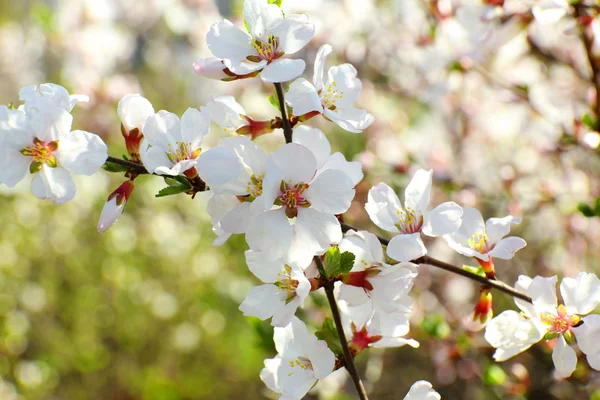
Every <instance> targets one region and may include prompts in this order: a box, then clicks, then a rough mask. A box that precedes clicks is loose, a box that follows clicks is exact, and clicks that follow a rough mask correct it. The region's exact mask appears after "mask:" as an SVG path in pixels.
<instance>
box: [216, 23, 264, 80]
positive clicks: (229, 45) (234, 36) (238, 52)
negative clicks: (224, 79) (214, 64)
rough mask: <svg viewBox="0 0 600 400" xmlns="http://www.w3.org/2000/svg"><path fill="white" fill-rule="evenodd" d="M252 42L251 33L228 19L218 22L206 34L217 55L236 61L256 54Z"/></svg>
mask: <svg viewBox="0 0 600 400" xmlns="http://www.w3.org/2000/svg"><path fill="white" fill-rule="evenodd" d="M251 43H252V38H251V37H250V35H248V34H247V33H246V32H244V31H242V30H241V29H240V28H238V27H237V26H235V25H234V24H232V23H231V22H230V21H228V20H223V21H219V22H216V23H215V24H213V25H212V26H211V27H210V30H209V31H208V33H207V34H206V44H207V45H208V48H209V49H210V51H211V52H212V53H213V54H214V56H215V57H217V58H222V59H227V60H231V61H234V62H236V63H239V62H241V61H242V60H244V59H246V57H248V56H249V55H252V54H255V52H256V51H255V50H254V49H253V48H252V46H251ZM233 72H234V73H235V71H233Z"/></svg>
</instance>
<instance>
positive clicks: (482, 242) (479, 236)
mask: <svg viewBox="0 0 600 400" xmlns="http://www.w3.org/2000/svg"><path fill="white" fill-rule="evenodd" d="M469 246H470V247H471V248H472V249H473V250H475V251H477V252H479V253H481V254H485V253H487V252H488V251H490V248H489V247H488V237H487V235H486V234H485V232H477V233H476V234H474V235H473V236H471V238H470V239H469Z"/></svg>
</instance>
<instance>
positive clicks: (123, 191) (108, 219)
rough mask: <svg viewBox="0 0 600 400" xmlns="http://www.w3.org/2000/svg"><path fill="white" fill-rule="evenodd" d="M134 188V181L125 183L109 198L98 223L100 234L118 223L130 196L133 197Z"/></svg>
mask: <svg viewBox="0 0 600 400" xmlns="http://www.w3.org/2000/svg"><path fill="white" fill-rule="evenodd" d="M134 188H135V185H134V184H133V182H132V181H125V182H123V183H122V184H121V186H119V187H118V188H117V190H115V191H114V192H112V193H111V194H110V196H108V200H107V201H106V203H104V208H103V209H102V213H101V214H100V220H99V221H98V227H97V229H98V232H100V233H103V232H106V231H107V230H108V228H110V227H111V226H113V225H114V224H115V223H116V222H117V220H118V219H119V217H120V216H121V215H122V214H123V210H124V209H125V204H127V200H129V196H131V192H133V189H134Z"/></svg>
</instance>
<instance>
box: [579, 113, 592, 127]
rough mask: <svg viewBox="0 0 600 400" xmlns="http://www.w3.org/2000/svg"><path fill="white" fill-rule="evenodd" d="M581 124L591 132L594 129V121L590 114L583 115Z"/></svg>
mask: <svg viewBox="0 0 600 400" xmlns="http://www.w3.org/2000/svg"><path fill="white" fill-rule="evenodd" d="M581 122H582V123H583V124H584V125H585V126H587V127H588V128H590V129H592V130H595V129H596V120H595V119H594V117H592V116H591V115H590V114H587V113H586V114H583V116H582V117H581Z"/></svg>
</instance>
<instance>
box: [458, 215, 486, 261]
mask: <svg viewBox="0 0 600 400" xmlns="http://www.w3.org/2000/svg"><path fill="white" fill-rule="evenodd" d="M476 233H485V223H484V222H483V217H482V216H481V213H480V212H479V210H477V209H475V208H471V207H463V215H462V224H461V225H460V228H458V230H456V232H453V233H451V234H450V236H452V238H453V239H454V241H455V242H457V243H460V244H461V245H463V246H468V245H469V239H471V237H472V236H473V235H475V234H476ZM455 250H456V249H455ZM456 251H458V250H456ZM459 253H460V251H459ZM461 254H463V253H461ZM465 255H466V254H465ZM486 260H487V258H486Z"/></svg>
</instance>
